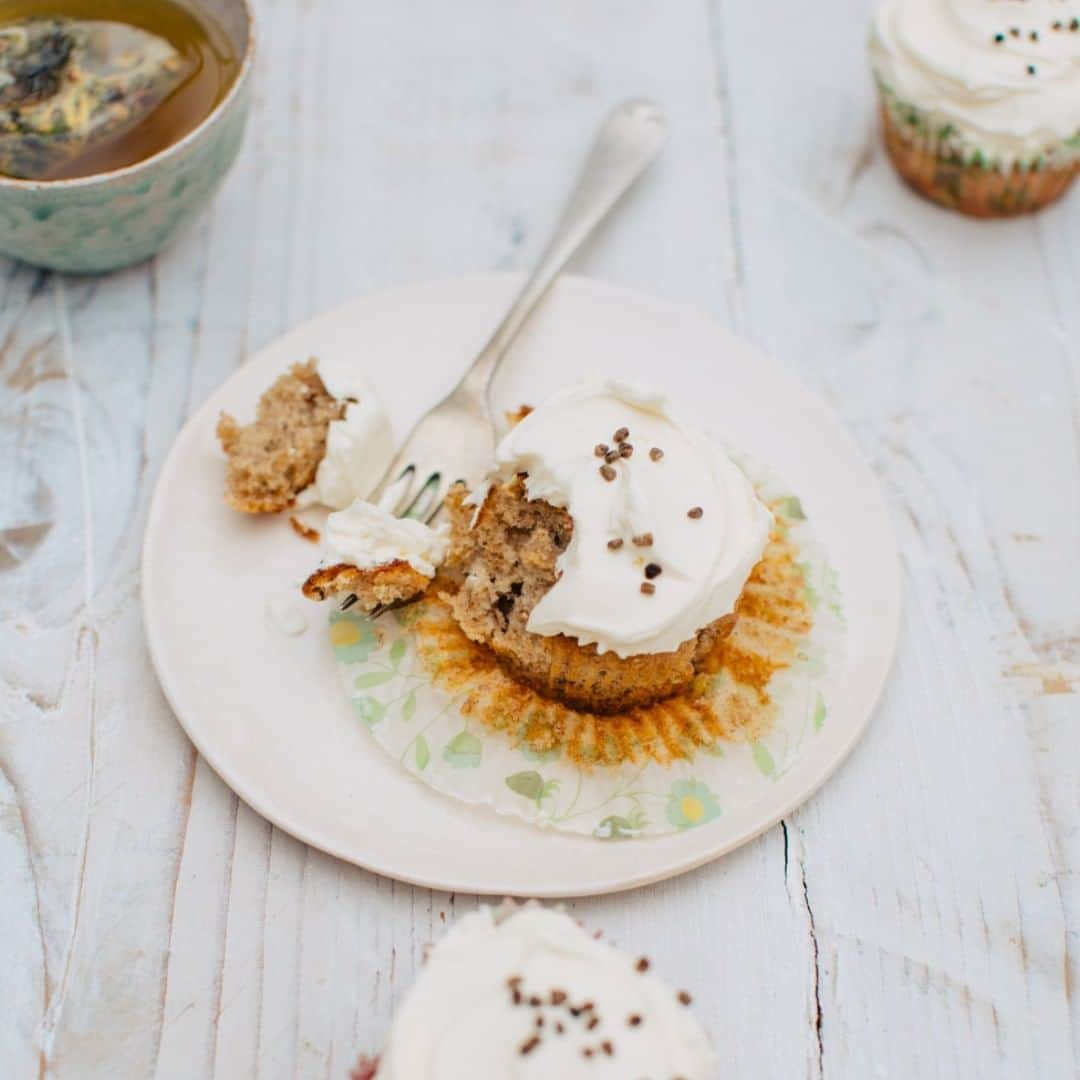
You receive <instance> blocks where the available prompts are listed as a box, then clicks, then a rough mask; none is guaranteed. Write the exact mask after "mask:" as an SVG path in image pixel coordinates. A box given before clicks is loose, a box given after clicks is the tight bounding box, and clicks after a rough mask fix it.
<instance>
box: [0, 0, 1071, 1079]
mask: <svg viewBox="0 0 1080 1080" xmlns="http://www.w3.org/2000/svg"><path fill="white" fill-rule="evenodd" d="M257 6H258V7H259V9H260V11H259V13H260V15H261V16H262V21H261V27H260V49H261V55H260V60H259V71H258V87H257V100H256V109H255V125H254V128H253V131H252V133H251V135H250V137H249V140H248V143H247V146H246V150H245V152H244V154H243V156H242V159H241V161H240V163H239V165H238V167H237V169H236V171H235V173H234V174H233V175H232V177H231V178H230V180H229V181H228V184H227V186H226V188H225V190H224V191H223V193H222V195H221V197H220V198H219V199H218V201H217V203H216V205H215V207H214V209H213V211H212V213H211V214H210V215H209V216H207V217H206V218H205V219H203V220H202V221H201V222H200V224H199V226H198V227H197V228H196V229H195V230H194V231H192V232H191V233H189V234H188V235H186V236H185V237H184V238H183V239H182V240H181V241H180V242H179V243H178V244H177V245H176V246H175V247H174V248H173V249H172V250H170V251H168V252H167V253H166V254H164V255H162V256H161V257H159V258H158V259H156V260H155V261H154V262H152V263H150V264H148V265H145V266H142V267H140V268H138V269H134V270H131V271H128V272H124V273H119V274H116V275H114V276H111V277H107V278H101V279H92V280H86V279H75V278H59V277H54V276H49V275H47V274H41V273H38V272H36V271H34V270H32V269H28V268H26V267H23V266H18V265H14V264H2V265H0V620H2V624H0V695H2V696H0V825H2V829H0V1006H2V1011H3V1023H2V1024H0V1076H2V1077H5V1078H7V1077H11V1078H17V1080H21V1078H23V1077H33V1076H44V1075H53V1074H55V1075H57V1076H61V1077H108V1078H115V1077H124V1078H127V1077H143V1076H151V1075H154V1076H161V1077H174V1076H175V1077H185V1078H186V1077H203V1076H207V1077H209V1076H216V1077H220V1078H222V1080H226V1078H227V1080H233V1078H237V1077H243V1076H250V1075H259V1076H261V1077H288V1076H301V1077H314V1076H319V1077H322V1076H326V1077H332V1078H344V1076H345V1074H346V1071H347V1068H348V1066H349V1064H350V1062H351V1061H352V1060H353V1058H354V1056H355V1055H356V1053H357V1052H358V1051H359V1050H361V1049H373V1048H377V1047H378V1046H379V1044H380V1042H381V1040H382V1038H383V1037H384V1035H385V1032H386V1030H387V1024H388V1022H389V1019H390V1016H391V1013H392V1011H393V1009H394V1006H395V1003H396V1002H397V1001H399V1000H400V998H401V995H402V994H403V993H404V991H405V990H406V988H407V987H408V986H409V984H410V982H411V980H412V977H413V974H414V972H415V970H416V967H417V965H418V963H419V961H420V957H421V952H422V949H423V947H424V944H425V943H426V942H428V941H429V940H431V939H432V938H433V937H437V936H438V935H439V934H440V933H441V932H442V931H443V929H444V927H445V926H446V925H448V924H449V923H451V922H452V921H453V920H454V919H455V918H457V917H459V916H460V915H461V914H462V913H463V912H466V911H469V910H472V909H473V908H474V907H475V906H476V903H477V901H476V900H475V899H474V898H471V897H466V896H448V895H442V894H437V893H435V894H433V893H431V892H428V891H425V890H422V889H414V888H410V887H407V886H403V885H398V884H395V883H394V882H392V881H387V880H381V879H379V878H376V877H374V876H372V875H370V874H368V873H365V872H363V871H361V870H357V869H355V868H353V867H350V866H347V865H344V864H342V863H339V862H337V861H335V860H334V859H332V858H329V857H327V856H324V855H322V854H319V853H318V852H315V851H313V850H310V849H308V848H306V847H304V846H303V845H301V844H299V843H297V842H296V841H294V840H292V839H291V838H290V837H288V836H287V835H285V834H283V833H281V832H279V831H278V830H276V829H274V828H271V827H270V826H269V825H268V824H267V823H266V822H264V821H263V820H261V819H260V818H259V817H257V816H256V815H255V814H254V813H253V812H252V811H250V810H249V809H248V808H247V807H246V806H245V805H243V804H242V803H240V802H239V801H238V800H237V798H236V797H235V796H234V795H233V794H232V793H231V792H230V791H229V790H228V789H227V788H226V787H225V786H224V785H223V784H222V783H221V781H219V780H218V778H217V777H216V776H215V775H214V773H213V772H212V771H211V770H210V769H209V768H208V767H207V766H206V765H205V764H204V763H203V762H202V761H201V760H200V759H199V758H198V757H197V755H196V754H195V752H194V751H193V749H192V747H191V746H190V744H189V743H188V741H187V740H186V738H185V737H184V735H183V733H182V732H181V730H180V728H179V726H178V725H177V723H176V721H175V719H174V718H173V716H172V715H171V713H170V711H169V709H168V707H167V706H166V704H165V702H164V700H163V699H162V696H161V693H160V691H159V689H158V686H157V683H156V681H155V678H154V675H153V672H152V670H151V668H150V665H149V662H148V658H147V654H146V649H145V645H144V641H143V636H142V630H141V626H140V615H139V603H138V594H139V575H138V565H139V552H140V545H141V535H142V530H143V525H144V520H145V515H146V509H147V503H148V499H149V496H150V493H151V490H152V487H153V484H154V480H155V477H156V475H157V472H158V469H159V467H160V465H161V462H162V460H163V456H164V454H165V453H166V451H167V450H168V447H169V444H170V442H171V440H172V438H173V436H174V434H175V432H176V431H177V429H178V427H179V426H180V425H181V424H182V423H183V421H184V419H185V417H187V416H188V415H189V414H190V413H191V411H192V410H193V409H194V408H195V407H196V406H198V404H199V403H200V402H201V401H202V400H204V399H205V397H206V396H207V395H208V394H209V392H210V391H211V390H212V389H213V388H214V387H216V386H217V385H218V384H219V383H220V382H221V381H222V380H223V379H224V378H225V377H226V376H227V375H228V374H229V373H230V372H231V371H232V370H233V369H234V368H236V366H237V365H239V364H241V363H243V361H244V357H245V355H247V354H248V352H249V351H250V350H252V349H253V348H255V347H257V346H259V345H261V344H263V343H264V342H267V341H268V340H270V339H272V338H274V337H275V336H277V335H278V334H280V333H281V332H283V331H284V330H286V329H287V328H289V327H290V326H292V325H293V324H294V323H295V322H297V321H298V320H301V319H303V318H305V317H307V316H309V315H312V314H315V313H317V312H319V311H321V310H323V309H325V308H327V307H329V306H331V305H333V304H336V303H338V302H340V301H343V300H345V299H347V298H349V297H352V296H355V295H357V294H359V293H363V292H365V291H368V290H371V289H375V288H378V287H381V286H386V285H391V284H396V283H401V282H406V281H412V280H415V279H421V278H430V277H436V276H448V275H454V274H458V273H462V272H465V271H474V270H486V269H491V268H502V267H521V266H524V265H525V263H526V262H527V261H528V260H529V259H530V258H532V257H534V256H535V255H536V254H537V253H538V246H539V244H540V243H541V242H542V237H543V234H544V232H545V230H546V229H547V227H548V226H549V225H550V224H551V222H552V218H553V215H554V214H555V212H556V209H557V206H558V203H559V200H560V199H561V198H562V195H563V193H564V192H565V190H566V187H567V185H568V183H569V180H570V176H571V174H572V172H573V170H574V168H575V167H576V164H577V162H578V160H579V157H580V155H581V153H582V151H583V148H584V145H585V143H586V141H587V139H588V137H589V135H590V133H591V131H592V129H593V127H594V125H595V124H596V122H597V121H598V119H599V117H600V116H601V114H602V113H603V112H604V111H605V110H606V108H607V107H608V106H609V105H610V104H611V103H613V102H615V101H616V100H618V99H620V98H622V97H625V96H631V95H640V94H644V95H648V96H652V97H655V98H656V99H658V100H660V101H662V102H664V103H665V104H666V105H667V107H668V109H669V111H670V114H671V118H672V122H673V129H674V133H673V139H672V143H671V146H670V149H669V151H668V153H667V154H666V156H665V157H664V159H663V160H662V162H661V163H660V164H659V166H658V167H657V168H656V169H655V171H654V172H653V173H652V174H651V175H650V176H649V177H648V178H647V180H646V182H645V183H643V184H642V186H641V187H640V189H639V190H637V191H636V192H635V193H634V195H633V196H632V197H631V199H630V200H629V202H628V204H627V206H626V207H625V211H624V213H622V214H621V215H620V217H619V219H618V222H617V224H616V225H615V226H613V227H611V228H609V229H607V230H606V231H605V232H604V233H603V234H602V235H601V236H600V237H599V238H598V240H597V242H596V243H594V244H593V246H592V247H591V248H590V249H589V251H588V253H587V255H586V256H585V257H584V258H583V259H582V260H581V261H580V262H579V264H578V267H577V268H578V269H579V270H583V271H584V272H586V273H590V274H594V275H597V276H600V277H605V278H609V279H611V280H614V281H617V282H622V283H625V284H628V285H632V286H636V287H639V288H644V289H648V290H651V291H653V292H656V293H660V294H663V295H666V296H668V297H671V298H673V299H676V300H679V301H685V302H687V303H689V304H692V305H696V306H698V307H700V308H702V309H704V310H706V311H707V312H709V313H711V314H712V315H713V316H715V317H716V318H717V319H719V320H720V321H722V322H724V323H727V324H729V325H731V326H733V327H734V328H735V329H736V330H738V331H739V332H741V333H743V334H745V335H746V336H748V337H749V338H751V339H753V340H754V341H755V342H757V343H758V344H759V345H761V346H762V347H764V348H765V349H766V350H768V351H769V352H771V353H773V354H774V355H775V356H777V357H778V358H779V359H780V360H781V361H782V362H783V363H784V364H786V365H788V366H789V367H790V368H791V369H793V370H794V371H796V372H798V374H799V376H800V377H801V378H802V379H803V380H804V381H805V382H807V383H808V384H809V385H810V386H812V387H814V388H815V389H816V390H817V391H819V392H820V393H822V394H824V395H825V396H826V397H828V398H829V399H830V400H831V402H832V403H833V405H834V406H835V408H836V409H837V410H838V411H839V413H840V414H841V415H842V416H843V418H844V419H845V421H846V423H847V424H848V425H849V426H850V428H851V430H852V431H853V432H854V434H855V436H856V437H857V439H858V440H859V442H860V443H861V445H862V447H863V449H864V451H865V453H866V454H867V456H868V457H869V458H870V460H871V461H872V462H873V464H874V467H875V468H876V470H877V471H878V473H879V475H880V477H881V481H882V483H883V484H884V485H885V487H886V488H887V490H888V492H889V494H890V496H891V498H892V504H893V507H894V511H895V520H896V528H897V530H898V534H899V538H900V543H901V547H902V552H903V563H904V578H905V613H904V620H903V631H902V641H901V647H900V653H899V657H898V661H897V665H896V669H895V671H894V673H893V676H892V679H891V682H890V685H889V687H888V690H887V693H886V697H885V701H884V704H883V706H882V707H881V709H880V710H879V712H878V714H877V716H876V717H875V719H874V721H873V723H872V724H871V727H870V730H869V733H868V734H867V736H866V738H865V740H864V741H863V743H862V744H861V745H860V746H859V748H858V749H857V750H856V752H855V754H854V755H853V757H852V758H851V760H850V761H849V762H848V763H847V764H846V765H845V767H844V768H843V769H842V770H841V771H840V773H839V774H838V775H837V776H836V777H835V779H834V780H832V781H831V782H830V784H829V785H828V786H827V787H826V788H825V790H824V791H822V792H821V793H820V794H819V795H818V796H817V797H816V798H814V799H813V800H812V801H811V802H810V803H809V804H807V805H806V806H805V807H804V808H803V809H801V810H800V811H799V812H798V813H796V814H794V815H792V816H791V817H790V818H789V819H788V820H787V821H786V822H784V823H783V825H781V826H780V827H778V828H775V829H773V830H772V831H771V832H769V833H768V834H767V835H765V836H763V837H762V838H761V839H759V840H758V841H757V842H755V843H753V844H750V845H748V846H746V847H745V848H743V849H741V850H740V851H738V852H737V853H735V854H733V855H731V856H728V857H727V858H725V859H723V860H722V861H720V862H718V863H716V864H714V865H712V866H710V867H707V868H705V869H703V870H701V871H698V872H696V873H693V874H690V875H688V876H686V877H684V878H682V879H680V880H676V881H672V882H669V883H667V884H663V885H659V886H656V887H654V888H651V889H647V890H643V891H640V892H637V893H633V894H628V895H623V896H616V897H611V898H608V899H598V900H590V901H588V902H581V903H575V904H572V905H571V907H572V908H573V910H574V911H576V912H577V914H578V915H579V916H581V917H582V918H584V919H586V920H587V921H588V923H589V924H590V925H592V926H596V927H603V928H604V929H605V930H606V931H607V933H608V934H609V935H610V936H611V937H613V938H614V939H616V940H617V941H620V942H622V943H624V944H626V945H627V946H629V947H632V948H634V949H635V950H640V951H643V952H648V953H649V954H651V955H653V956H654V957H656V958H657V961H658V966H659V969H660V970H661V971H662V972H663V973H665V974H666V975H667V976H669V977H670V979H671V980H672V981H673V982H675V983H677V984H679V985H685V986H688V987H691V988H693V989H694V991H695V993H696V997H697V1002H698V1007H699V1008H700V1011H701V1015H702V1016H703V1018H704V1019H705V1021H706V1022H707V1024H708V1025H709V1027H710V1029H711V1031H712V1033H713V1036H714V1037H715V1040H716V1043H717V1045H718V1048H719V1051H720V1055H721V1058H722V1059H723V1061H724V1062H725V1071H724V1075H725V1076H739V1077H752V1078H756V1077H783V1078H790V1077H800V1076H807V1077H819V1076H825V1077H856V1078H861V1077H878V1076H880V1077H905V1078H907V1077H935V1076H943V1077H997V1076H1008V1077H1071V1076H1073V1075H1075V1073H1076V1069H1077V1067H1078V1058H1080V988H1078V987H1080V806H1078V800H1080V792H1078V774H1080V696H1078V695H1080V682H1078V678H1080V576H1078V568H1077V563H1078V556H1080V464H1078V460H1080V443H1078V440H1080V427H1078V416H1080V364H1078V359H1077V344H1076V343H1077V337H1078V334H1080V305H1078V303H1077V300H1078V298H1080V260H1078V258H1077V254H1076V252H1077V244H1078V241H1080V193H1078V194H1074V195H1073V197H1072V198H1070V199H1069V200H1067V201H1066V202H1065V203H1064V204H1063V205H1060V206H1058V207H1055V208H1052V209H1050V210H1049V211H1047V212H1045V213H1043V214H1042V215H1041V216H1039V217H1038V218H1036V219H1034V220H1022V221H1017V222H1014V223H1004V224H999V223H973V222H969V221H966V220H963V219H960V218H957V217H954V216H951V215H948V214H946V213H944V212H941V211H939V210H937V209H934V208H932V207H930V206H928V205H926V204H924V203H921V202H919V201H918V200H916V198H915V197H914V196H911V195H909V194H908V193H907V192H906V191H905V190H904V189H902V187H901V186H900V184H899V183H898V181H897V180H896V179H895V178H894V176H893V174H892V173H891V171H890V169H889V167H888V164H887V162H886V161H885V159H884V156H883V152H882V150H881V148H880V146H879V144H878V142H877V140H876V137H875V128H874V113H873V101H872V93H871V87H870V82H869V78H868V75H867V72H866V69H865V64H864V59H863V38H864V25H865V18H866V14H867V10H868V6H869V5H868V3H867V2H866V0H820V2H818V3H813V4H810V3H805V2H804V0H774V2H772V3H761V4H750V3H742V2H738V0H726V2H723V0H714V2H712V3H709V2H706V0H547V2H546V3H543V4H540V3H517V2H507V0H459V2H457V3H455V4H439V3H434V2H427V3H424V2H421V0H397V2H395V3H392V4H391V3H380V2H378V0H261V2H260V3H258V5H257ZM721 390H722V388H718V391H721Z"/></svg>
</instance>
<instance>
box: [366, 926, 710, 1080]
mask: <svg viewBox="0 0 1080 1080" xmlns="http://www.w3.org/2000/svg"><path fill="white" fill-rule="evenodd" d="M684 1002H685V1003H684ZM688 1003H689V996H688V995H683V997H682V998H680V996H679V995H678V994H677V993H676V992H675V991H674V990H672V989H671V988H670V987H668V986H666V985H664V983H662V982H661V981H660V980H659V979H657V978H655V977H654V976H653V975H651V974H648V973H647V972H645V971H642V970H641V969H640V968H639V967H637V966H636V962H635V960H634V959H632V958H631V957H628V956H626V955H624V954H622V953H620V952H618V951H616V950H615V949H613V948H612V947H611V946H610V945H607V944H605V943H604V942H602V941H597V940H596V939H595V938H593V937H591V936H590V935H589V934H587V933H586V932H585V931H584V930H583V929H582V928H581V927H580V926H579V925H578V924H577V923H576V922H574V921H573V920H572V919H570V918H569V917H568V916H566V915H564V914H562V913H560V912H557V911H552V910H550V909H545V908H541V907H527V908H524V909H521V910H520V911H518V912H517V913H516V914H513V915H511V916H510V917H509V918H505V919H502V920H499V919H497V918H496V917H495V916H494V915H493V914H492V911H491V909H489V908H483V909H481V910H480V911H477V912H474V913H473V914H471V915H467V916H466V917H465V918H463V919H461V920H460V921H459V922H458V923H457V924H456V925H455V926H454V928H453V929H452V930H451V931H450V932H449V933H448V934H447V935H446V937H444V938H443V940H442V941H441V942H439V944H438V945H437V946H436V947H435V948H434V949H433V950H432V952H431V954H430V956H429V957H428V961H427V964H426V965H425V966H424V968H423V969H422V970H421V973H420V976H419V978H418V979H417V981H416V984H415V985H414V986H413V987H412V989H411V990H410V992H409V994H408V995H407V997H406V998H405V1001H404V1002H403V1003H402V1005H401V1007H400V1009H399V1010H398V1013H397V1015H396V1017H395V1019H394V1023H393V1026H392V1028H391V1031H390V1038H389V1041H388V1043H387V1046H386V1049H385V1051H384V1053H383V1055H382V1059H381V1062H380V1065H379V1070H378V1077H379V1080H478V1078H480V1077H484V1078H491V1080H494V1078H496V1077H498V1078H500V1080H510V1078H518V1080H550V1078H552V1077H557V1078H558V1080H579V1078H580V1080H586V1078H587V1080H614V1078H618V1080H626V1078H627V1077H631V1078H633V1077H639V1076H651V1077H664V1078H670V1077H674V1076H679V1077H684V1078H685V1080H708V1078H711V1077H712V1076H713V1075H714V1070H715V1057H714V1055H713V1052H712V1049H711V1047H710V1045H709V1041H708V1039H707V1037H706V1035H705V1033H704V1032H703V1031H702V1029H701V1026H700V1025H699V1024H698V1022H697V1020H696V1019H695V1018H694V1015H693V1012H692V1010H691V1009H690V1008H688V1007H687V1004H688ZM586 1005H587V1006H589V1007H588V1008H583V1006H586Z"/></svg>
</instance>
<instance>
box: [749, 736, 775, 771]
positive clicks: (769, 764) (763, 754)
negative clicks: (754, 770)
mask: <svg viewBox="0 0 1080 1080" xmlns="http://www.w3.org/2000/svg"><path fill="white" fill-rule="evenodd" d="M750 753H751V754H752V755H753V758H754V764H755V765H756V766H757V767H758V771H759V772H760V773H761V775H762V776H772V775H773V773H775V772H776V762H775V761H773V756H772V754H770V753H769V748H768V747H767V746H766V745H765V744H764V743H760V742H756V743H751V745H750Z"/></svg>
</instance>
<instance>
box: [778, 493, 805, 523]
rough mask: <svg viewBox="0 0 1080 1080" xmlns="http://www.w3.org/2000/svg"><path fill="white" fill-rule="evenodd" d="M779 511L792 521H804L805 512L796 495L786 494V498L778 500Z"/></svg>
mask: <svg viewBox="0 0 1080 1080" xmlns="http://www.w3.org/2000/svg"><path fill="white" fill-rule="evenodd" d="M780 513H781V514H783V515H784V517H786V518H790V519H791V520H792V521H805V520H806V512H805V511H804V510H803V507H802V502H801V501H800V499H799V496H798V495H788V497H787V498H786V499H781V500H780Z"/></svg>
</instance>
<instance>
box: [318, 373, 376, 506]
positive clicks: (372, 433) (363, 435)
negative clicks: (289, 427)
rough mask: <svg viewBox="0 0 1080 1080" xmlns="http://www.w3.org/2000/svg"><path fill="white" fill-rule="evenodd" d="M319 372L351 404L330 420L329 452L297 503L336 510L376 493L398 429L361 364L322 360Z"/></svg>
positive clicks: (335, 393) (327, 440) (328, 433)
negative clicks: (393, 430) (359, 366)
mask: <svg viewBox="0 0 1080 1080" xmlns="http://www.w3.org/2000/svg"><path fill="white" fill-rule="evenodd" d="M318 371H319V377H320V378H321V379H322V381H323V385H324V386H325V387H326V389H327V390H328V391H329V392H330V393H331V394H332V395H333V396H334V397H335V398H337V399H338V400H339V401H345V402H348V404H347V405H346V407H345V415H344V416H343V417H342V419H340V420H335V421H333V422H332V423H331V424H330V428H329V430H328V431H327V435H326V455H325V456H324V457H323V459H322V461H321V462H320V463H319V468H318V471H317V473H316V474H315V481H314V483H313V484H312V485H311V486H310V487H309V488H307V489H305V490H304V491H302V492H301V493H300V497H299V499H298V500H297V505H299V506H311V505H314V504H316V503H321V504H322V505H323V506H327V507H329V508H330V509H331V510H344V509H345V507H347V506H348V505H349V504H350V503H351V502H353V500H355V499H362V498H366V497H367V496H368V495H370V494H371V493H372V491H374V490H375V487H376V485H377V484H378V483H379V481H380V480H381V479H382V477H383V474H384V473H385V472H386V470H387V469H388V468H389V466H390V462H391V460H392V459H393V453H394V441H393V432H392V431H391V429H390V420H389V417H388V416H387V414H386V410H385V408H384V407H383V405H382V403H381V402H380V401H379V398H378V395H377V394H376V393H375V391H374V390H373V389H372V387H371V385H370V383H368V381H367V379H365V378H364V376H363V375H361V374H360V372H359V371H357V368H356V364H355V363H350V362H346V361H345V360H343V359H340V358H338V359H329V360H322V359H320V361H319V366H318Z"/></svg>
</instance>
